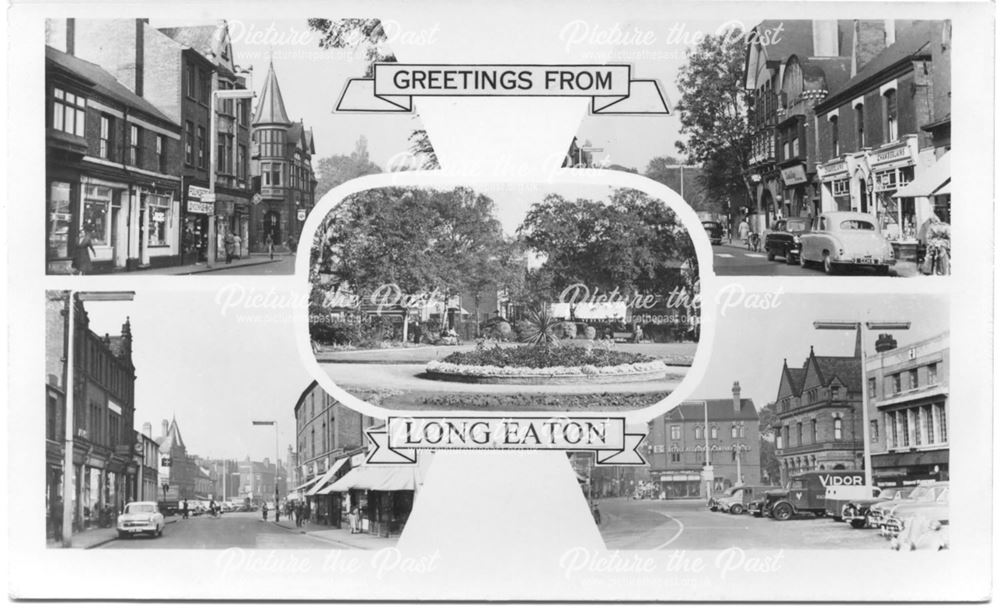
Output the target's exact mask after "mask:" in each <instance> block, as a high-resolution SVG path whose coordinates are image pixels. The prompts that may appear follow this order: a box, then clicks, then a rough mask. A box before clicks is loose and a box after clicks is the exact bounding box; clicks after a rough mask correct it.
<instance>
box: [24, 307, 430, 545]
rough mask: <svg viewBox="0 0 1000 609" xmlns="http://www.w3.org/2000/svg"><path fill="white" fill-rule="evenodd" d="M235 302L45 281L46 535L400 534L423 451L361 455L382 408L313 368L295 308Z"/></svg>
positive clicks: (312, 541)
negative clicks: (363, 404)
mask: <svg viewBox="0 0 1000 609" xmlns="http://www.w3.org/2000/svg"><path fill="white" fill-rule="evenodd" d="M244 302H245V301H242V300H241V299H235V298H233V297H232V294H231V293H230V294H227V293H225V291H223V292H220V291H216V290H200V291H198V290H192V291H184V292H181V291H148V292H138V293H137V292H108V291H105V292H100V291H92V292H82V291H49V292H47V293H46V345H45V396H46V417H45V476H46V479H45V510H46V514H45V523H46V525H45V531H44V535H45V540H46V544H47V547H48V548H79V549H91V548H93V549H147V548H155V549H199V548H206V549H207V548H213V549H218V548H233V547H237V548H276V549H294V548H303V549H331V548H338V547H339V548H343V549H353V550H379V549H382V548H386V547H391V546H394V545H395V544H396V542H397V540H398V538H399V536H400V534H401V533H402V531H403V528H404V527H405V526H406V521H407V518H408V517H409V514H410V511H411V510H412V508H413V503H414V501H415V500H417V498H418V496H419V489H420V485H421V480H422V477H423V471H424V469H425V466H426V465H427V463H426V461H427V460H429V457H427V456H422V457H420V458H418V461H417V463H416V464H412V465H410V464H401V465H389V466H386V465H379V466H373V465H366V464H365V455H366V453H367V451H368V448H369V440H368V436H367V434H366V433H365V432H366V431H369V430H372V429H377V428H378V427H379V426H380V425H382V424H383V421H380V420H378V419H375V418H372V417H368V416H365V415H363V414H362V413H360V412H357V411H354V410H351V409H349V408H347V407H345V406H343V405H342V404H340V403H339V402H337V401H336V400H334V399H333V398H332V397H331V396H329V395H327V394H326V393H325V392H324V391H323V389H322V388H321V387H319V386H318V384H317V383H316V382H315V381H313V380H312V379H310V378H309V377H308V375H307V374H306V373H305V372H304V370H303V368H302V366H301V365H300V364H299V356H298V353H297V352H296V349H295V341H294V335H293V332H292V311H291V309H287V308H285V309H283V308H281V307H280V306H278V305H276V306H275V307H273V308H268V310H267V311H266V312H265V313H261V312H260V308H259V307H258V308H257V309H255V311H256V312H250V311H251V309H250V308H249V307H247V306H245V305H244ZM205 328H211V329H212V331H211V332H206V331H205ZM67 422H70V423H69V424H67ZM41 534H42V532H41V531H39V535H41Z"/></svg>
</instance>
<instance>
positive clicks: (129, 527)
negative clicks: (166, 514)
mask: <svg viewBox="0 0 1000 609" xmlns="http://www.w3.org/2000/svg"><path fill="white" fill-rule="evenodd" d="M137 533H149V534H150V535H152V536H153V537H159V536H161V535H163V514H161V513H160V509H159V508H158V507H157V505H156V503H155V502H153V501H136V502H133V503H129V504H127V505H126V506H125V511H124V512H122V514H121V515H120V516H119V517H118V537H120V538H125V537H131V536H133V535H135V534H137Z"/></svg>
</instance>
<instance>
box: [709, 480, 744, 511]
mask: <svg viewBox="0 0 1000 609" xmlns="http://www.w3.org/2000/svg"><path fill="white" fill-rule="evenodd" d="M741 488H743V487H741V486H734V487H732V488H730V489H727V490H726V491H723V492H722V493H721V494H719V495H712V496H711V497H709V498H708V509H710V510H712V511H713V512H715V511H718V509H719V501H721V500H722V499H725V498H728V497H730V496H732V494H733V493H736V492H738V491H739V490H740V489H741Z"/></svg>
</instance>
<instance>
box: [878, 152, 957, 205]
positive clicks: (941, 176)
mask: <svg viewBox="0 0 1000 609" xmlns="http://www.w3.org/2000/svg"><path fill="white" fill-rule="evenodd" d="M949 181H951V152H946V153H944V154H943V155H941V158H939V159H938V160H937V162H936V163H934V164H933V165H931V166H930V167H927V168H926V169H924V170H922V171H921V172H920V175H918V176H917V177H916V178H914V180H913V181H912V182H910V183H909V184H907V185H906V186H904V187H902V188H900V189H899V190H897V191H896V194H894V195H892V196H893V197H894V198H896V199H901V198H903V197H929V196H931V195H934V194H944V193H938V192H935V191H938V190H940V189H941V188H942V187H943V186H945V184H946V183H947V182H949ZM949 192H950V191H949Z"/></svg>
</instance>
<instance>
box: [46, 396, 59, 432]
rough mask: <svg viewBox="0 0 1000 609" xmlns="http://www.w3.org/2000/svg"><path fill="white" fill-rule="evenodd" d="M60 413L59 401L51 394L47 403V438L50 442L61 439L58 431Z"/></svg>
mask: <svg viewBox="0 0 1000 609" xmlns="http://www.w3.org/2000/svg"><path fill="white" fill-rule="evenodd" d="M58 413H59V399H58V398H57V397H56V396H54V395H52V394H49V395H48V400H47V401H46V402H45V438H46V439H48V440H58V439H59V430H57V429H56V425H57V417H58V416H59V414H58Z"/></svg>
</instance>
